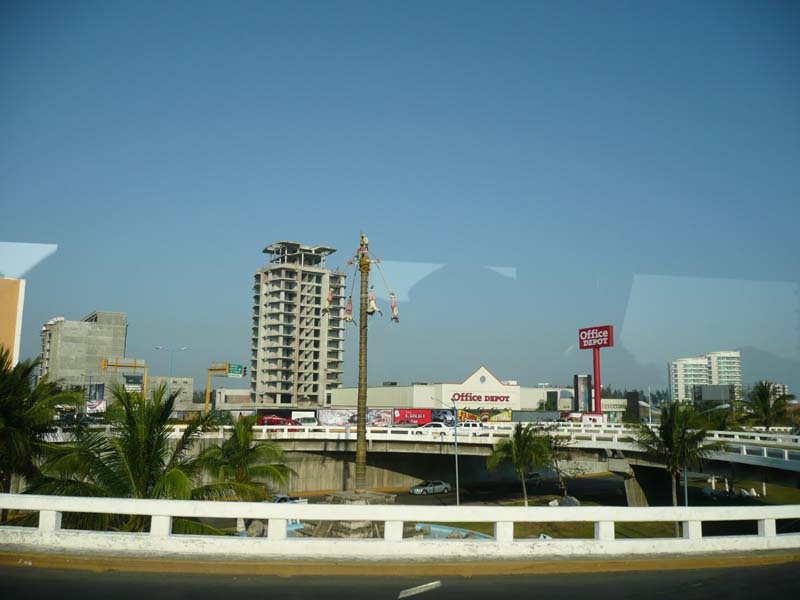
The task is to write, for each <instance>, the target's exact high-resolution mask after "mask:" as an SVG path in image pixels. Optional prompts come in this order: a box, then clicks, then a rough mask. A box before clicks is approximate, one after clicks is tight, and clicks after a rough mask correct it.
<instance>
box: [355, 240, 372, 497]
mask: <svg viewBox="0 0 800 600" xmlns="http://www.w3.org/2000/svg"><path fill="white" fill-rule="evenodd" d="M368 251H369V241H368V240H367V236H365V235H363V234H362V235H361V242H360V246H359V249H358V255H359V256H358V270H359V271H360V272H361V295H360V297H359V300H360V306H359V317H358V318H359V322H358V329H359V335H358V414H357V417H356V492H358V493H361V492H364V491H366V489H367V319H368V316H369V315H368V313H367V295H368V290H369V269H370V259H369V254H368Z"/></svg>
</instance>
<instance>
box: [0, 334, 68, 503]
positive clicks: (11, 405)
mask: <svg viewBox="0 0 800 600" xmlns="http://www.w3.org/2000/svg"><path fill="white" fill-rule="evenodd" d="M38 366H39V360H38V359H37V360H24V361H22V362H19V363H17V364H16V365H14V366H12V365H11V352H10V351H9V350H8V349H6V348H5V347H3V346H0V493H7V492H9V491H11V480H12V478H13V477H14V476H23V477H26V478H29V479H30V478H31V477H32V476H34V475H35V474H36V473H37V472H38V460H39V459H40V457H41V455H42V453H43V450H44V447H45V438H46V436H47V434H48V433H50V432H51V431H53V429H54V428H55V426H54V420H55V416H56V407H57V406H58V405H77V404H80V402H81V395H80V394H79V393H76V392H62V391H61V390H59V388H58V387H57V386H56V385H55V384H53V383H51V382H49V381H47V380H46V379H42V380H41V381H39V383H36V384H35V383H34V372H35V370H36V368H37V367H38ZM3 518H5V512H4V513H3Z"/></svg>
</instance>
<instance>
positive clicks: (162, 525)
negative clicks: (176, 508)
mask: <svg viewBox="0 0 800 600" xmlns="http://www.w3.org/2000/svg"><path fill="white" fill-rule="evenodd" d="M150 535H152V536H155V537H167V536H169V535H172V517H171V516H169V515H153V516H152V517H151V519H150Z"/></svg>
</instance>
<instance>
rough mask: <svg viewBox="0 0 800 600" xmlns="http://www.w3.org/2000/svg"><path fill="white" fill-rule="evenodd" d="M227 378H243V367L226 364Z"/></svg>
mask: <svg viewBox="0 0 800 600" xmlns="http://www.w3.org/2000/svg"><path fill="white" fill-rule="evenodd" d="M228 377H240V378H241V377H244V367H243V366H242V365H232V364H230V363H228Z"/></svg>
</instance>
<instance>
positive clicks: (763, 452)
mask: <svg viewBox="0 0 800 600" xmlns="http://www.w3.org/2000/svg"><path fill="white" fill-rule="evenodd" d="M761 456H763V457H764V458H768V457H769V455H768V454H767V447H766V446H764V447H763V448H762V449H761Z"/></svg>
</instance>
